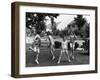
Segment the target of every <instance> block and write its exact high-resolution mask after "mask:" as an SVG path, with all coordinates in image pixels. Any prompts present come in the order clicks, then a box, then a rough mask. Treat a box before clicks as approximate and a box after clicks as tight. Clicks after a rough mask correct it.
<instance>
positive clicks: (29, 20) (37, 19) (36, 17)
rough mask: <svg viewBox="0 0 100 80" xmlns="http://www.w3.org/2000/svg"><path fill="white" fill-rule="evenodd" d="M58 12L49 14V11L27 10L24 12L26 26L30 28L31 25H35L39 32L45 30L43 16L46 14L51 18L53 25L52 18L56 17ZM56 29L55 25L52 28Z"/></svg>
mask: <svg viewBox="0 0 100 80" xmlns="http://www.w3.org/2000/svg"><path fill="white" fill-rule="evenodd" d="M58 15H59V14H50V13H32V12H30V13H29V12H27V13H26V27H27V28H29V29H32V27H35V29H36V31H39V32H40V33H41V32H42V31H43V30H46V25H45V22H44V21H45V20H46V19H45V17H46V16H48V17H50V19H51V23H52V27H53V25H54V18H57V16H58ZM54 29H56V27H55V28H54Z"/></svg>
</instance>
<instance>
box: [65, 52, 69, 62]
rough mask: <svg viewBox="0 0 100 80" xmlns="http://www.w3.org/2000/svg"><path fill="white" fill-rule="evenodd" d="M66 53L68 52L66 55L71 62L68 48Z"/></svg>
mask: <svg viewBox="0 0 100 80" xmlns="http://www.w3.org/2000/svg"><path fill="white" fill-rule="evenodd" d="M65 54H66V56H67V57H68V61H69V62H70V55H69V53H68V50H65Z"/></svg>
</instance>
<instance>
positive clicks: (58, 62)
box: [58, 50, 63, 64]
mask: <svg viewBox="0 0 100 80" xmlns="http://www.w3.org/2000/svg"><path fill="white" fill-rule="evenodd" d="M62 53H63V50H61V53H60V56H59V59H58V64H59V63H60V60H61V57H62Z"/></svg>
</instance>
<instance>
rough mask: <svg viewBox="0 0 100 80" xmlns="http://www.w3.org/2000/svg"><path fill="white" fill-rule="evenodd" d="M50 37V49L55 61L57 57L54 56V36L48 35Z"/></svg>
mask: <svg viewBox="0 0 100 80" xmlns="http://www.w3.org/2000/svg"><path fill="white" fill-rule="evenodd" d="M47 35H48V39H49V49H50V53H51V54H52V60H54V59H55V55H54V51H55V48H54V45H55V43H54V39H53V37H52V34H51V33H50V32H48V33H47Z"/></svg>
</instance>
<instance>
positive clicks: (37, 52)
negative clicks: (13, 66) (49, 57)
mask: <svg viewBox="0 0 100 80" xmlns="http://www.w3.org/2000/svg"><path fill="white" fill-rule="evenodd" d="M39 54H40V49H39V48H37V49H36V60H37V61H38V58H39Z"/></svg>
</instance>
